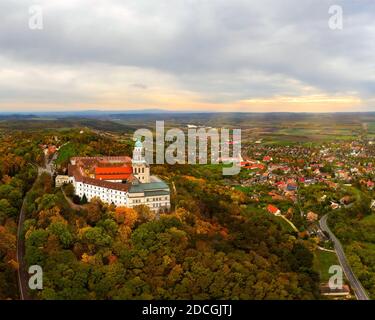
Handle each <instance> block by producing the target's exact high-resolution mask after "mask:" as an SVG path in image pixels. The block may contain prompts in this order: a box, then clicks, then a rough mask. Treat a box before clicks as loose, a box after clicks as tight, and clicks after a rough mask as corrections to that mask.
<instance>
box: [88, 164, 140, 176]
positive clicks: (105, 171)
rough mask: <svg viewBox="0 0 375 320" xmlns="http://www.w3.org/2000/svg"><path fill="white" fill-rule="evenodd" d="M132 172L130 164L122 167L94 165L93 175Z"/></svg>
mask: <svg viewBox="0 0 375 320" xmlns="http://www.w3.org/2000/svg"><path fill="white" fill-rule="evenodd" d="M132 172H133V168H132V167H131V166H124V167H96V168H95V175H116V174H129V173H132Z"/></svg>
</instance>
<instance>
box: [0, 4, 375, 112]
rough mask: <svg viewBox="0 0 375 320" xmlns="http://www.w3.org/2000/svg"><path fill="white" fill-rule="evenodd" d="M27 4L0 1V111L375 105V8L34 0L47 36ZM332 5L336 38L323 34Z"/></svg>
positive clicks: (313, 5) (367, 5) (361, 5)
mask: <svg viewBox="0 0 375 320" xmlns="http://www.w3.org/2000/svg"><path fill="white" fill-rule="evenodd" d="M33 4H34V2H33V1H30V0H29V1H27V0H19V1H17V2H15V1H12V0H3V1H1V3H0V19H1V21H2V23H1V24H0V84H1V87H0V108H6V106H7V105H9V104H12V106H13V105H14V106H17V103H19V104H20V105H21V104H22V105H23V106H27V104H28V103H29V104H30V107H31V106H35V105H38V103H40V104H41V105H43V104H48V105H56V107H59V108H63V107H64V106H66V107H73V106H78V107H80V106H85V107H86V106H96V105H98V106H100V107H106V106H107V107H108V108H113V107H114V106H116V107H117V108H121V107H124V108H131V107H132V106H134V107H135V108H136V107H143V106H146V107H147V106H155V107H157V108H161V107H169V108H174V107H175V108H184V109H189V108H195V107H196V108H209V109H210V108H212V109H216V110H228V109H229V110H231V106H233V107H238V108H239V109H241V108H243V109H246V110H250V109H251V108H254V107H255V106H254V105H253V104H252V103H250V104H249V103H244V101H258V102H259V101H261V100H262V101H268V99H273V101H274V105H275V108H276V105H277V106H278V107H277V108H280V107H279V105H278V104H279V103H280V104H281V108H282V107H283V106H284V105H285V108H291V106H290V105H289V104H288V103H287V102H286V100H285V99H284V100H283V99H281V100H280V97H284V98H285V97H287V98H288V97H289V98H290V99H293V98H298V97H309V96H324V97H327V99H329V101H330V102H333V101H337V99H338V97H346V98H345V99H346V100H345V101H347V102H348V101H353V108H358V105H360V106H361V108H363V109H364V110H370V109H372V108H374V104H373V101H374V89H375V72H374V71H375V60H374V59H373V57H374V54H375V43H374V42H373V41H371V39H374V36H375V24H374V21H375V10H374V9H375V3H374V2H373V1H372V0H363V1H361V3H360V4H359V3H358V2H356V1H350V0H341V1H340V0H337V1H328V0H325V1H316V0H305V1H298V0H284V1H278V0H263V1H251V0H246V1H245V0H232V1H226V0H207V1H200V0H179V1H170V0H157V1H149V0H131V1H130V0H125V1H123V0H64V1H49V0H39V1H38V4H39V5H40V6H41V7H42V8H43V22H44V28H43V30H30V29H29V28H28V19H29V17H30V15H29V7H30V5H33ZM332 4H339V5H341V6H342V7H343V10H344V29H343V30H331V29H329V28H328V19H329V14H328V8H329V6H330V5H332ZM289 98H288V99H289ZM353 98H354V100H353ZM302 100H303V99H301V101H302ZM306 101H307V100H305V103H299V104H298V108H299V109H300V110H301V111H303V109H304V106H307V107H309V105H308V103H307V102H306ZM354 101H357V102H358V101H361V102H360V103H357V102H354ZM327 104H328V105H329V103H327ZM215 106H216V107H215ZM345 108H347V106H346V105H345Z"/></svg>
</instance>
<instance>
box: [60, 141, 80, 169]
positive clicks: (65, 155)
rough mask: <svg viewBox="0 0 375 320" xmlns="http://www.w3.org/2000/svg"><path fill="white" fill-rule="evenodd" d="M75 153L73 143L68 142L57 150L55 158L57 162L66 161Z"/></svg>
mask: <svg viewBox="0 0 375 320" xmlns="http://www.w3.org/2000/svg"><path fill="white" fill-rule="evenodd" d="M76 155H77V149H76V147H75V145H74V144H72V143H68V144H66V145H65V146H63V147H61V149H60V150H59V155H58V157H57V159H56V163H57V164H61V163H64V162H65V161H68V160H69V159H70V158H71V157H73V156H76Z"/></svg>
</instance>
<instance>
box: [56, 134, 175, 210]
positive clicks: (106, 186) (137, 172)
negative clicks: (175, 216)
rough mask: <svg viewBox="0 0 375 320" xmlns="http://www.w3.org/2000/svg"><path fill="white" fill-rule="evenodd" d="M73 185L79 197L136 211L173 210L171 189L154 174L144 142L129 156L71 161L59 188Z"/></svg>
mask: <svg viewBox="0 0 375 320" xmlns="http://www.w3.org/2000/svg"><path fill="white" fill-rule="evenodd" d="M68 182H69V183H72V184H73V186H74V189H75V194H76V195H78V196H79V197H81V198H82V197H83V196H84V195H85V196H86V198H87V200H88V201H90V200H91V199H92V198H94V197H98V198H100V199H101V200H102V201H103V202H106V203H109V204H114V205H116V206H124V207H129V208H133V207H135V206H137V205H146V206H148V207H149V208H150V209H151V210H153V211H167V210H169V208H170V189H169V187H168V185H167V184H166V183H165V182H164V181H162V180H161V179H160V178H158V177H157V176H151V175H150V166H149V164H148V163H147V162H146V160H145V158H144V148H143V145H142V143H141V142H140V141H137V142H136V143H135V148H134V151H133V159H131V158H129V157H125V156H122V157H75V158H72V159H71V160H70V164H69V166H68V176H57V177H56V186H57V187H59V186H61V185H63V184H65V183H68Z"/></svg>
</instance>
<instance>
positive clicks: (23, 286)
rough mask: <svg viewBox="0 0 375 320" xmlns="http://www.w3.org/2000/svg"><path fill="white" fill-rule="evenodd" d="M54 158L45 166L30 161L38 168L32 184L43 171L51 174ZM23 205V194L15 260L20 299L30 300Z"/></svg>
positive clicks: (24, 200) (24, 201)
mask: <svg viewBox="0 0 375 320" xmlns="http://www.w3.org/2000/svg"><path fill="white" fill-rule="evenodd" d="M55 159H56V155H55V156H54V157H53V158H52V159H51V161H49V162H46V164H45V168H43V167H40V166H38V165H36V164H34V163H31V165H33V166H35V167H36V168H37V169H38V177H37V178H36V179H35V182H34V184H35V183H36V182H37V181H38V178H39V177H40V175H41V174H42V173H44V172H46V173H48V174H49V175H51V176H53V173H54V169H53V165H52V163H53V161H54V160H55ZM33 186H34V185H33ZM32 188H33V187H31V189H32ZM31 189H30V190H31ZM25 206H26V195H25V196H24V199H23V202H22V207H21V210H20V215H19V218H18V227H17V252H16V254H17V262H18V288H19V291H20V299H21V300H31V296H30V294H29V291H28V281H29V280H28V279H29V274H28V272H27V270H26V265H25V261H24V259H23V258H24V256H25V239H24V237H23V234H22V233H23V224H24V222H25Z"/></svg>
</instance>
